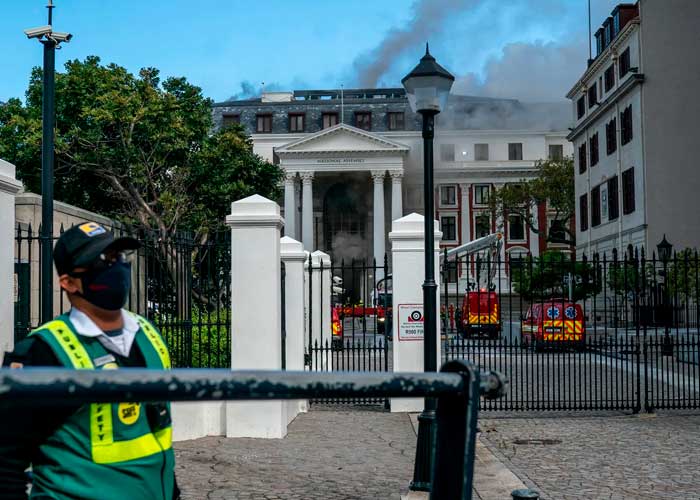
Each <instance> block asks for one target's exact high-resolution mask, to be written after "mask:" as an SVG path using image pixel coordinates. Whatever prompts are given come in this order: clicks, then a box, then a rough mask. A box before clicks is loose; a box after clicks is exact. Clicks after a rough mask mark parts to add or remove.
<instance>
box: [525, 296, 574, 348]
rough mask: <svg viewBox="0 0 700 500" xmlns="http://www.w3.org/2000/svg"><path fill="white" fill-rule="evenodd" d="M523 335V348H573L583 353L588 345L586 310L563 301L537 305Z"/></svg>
mask: <svg viewBox="0 0 700 500" xmlns="http://www.w3.org/2000/svg"><path fill="white" fill-rule="evenodd" d="M520 335H521V345H522V347H523V348H527V347H530V346H532V347H533V348H534V349H535V350H540V349H542V348H544V347H554V346H561V347H564V346H571V347H575V348H577V349H583V348H585V345H586V329H585V325H584V321H583V310H582V309H581V306H580V305H579V304H576V303H574V302H569V301H567V300H562V299H558V300H557V299H549V300H547V301H544V302H537V303H535V304H532V305H531V306H530V308H529V309H528V310H527V313H526V314H525V316H524V317H523V320H522V323H521V330H520Z"/></svg>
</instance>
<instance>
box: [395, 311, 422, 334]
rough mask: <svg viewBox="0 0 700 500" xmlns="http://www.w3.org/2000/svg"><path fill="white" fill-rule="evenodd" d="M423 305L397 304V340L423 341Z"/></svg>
mask: <svg viewBox="0 0 700 500" xmlns="http://www.w3.org/2000/svg"><path fill="white" fill-rule="evenodd" d="M423 324H424V321H423V304H399V340H423Z"/></svg>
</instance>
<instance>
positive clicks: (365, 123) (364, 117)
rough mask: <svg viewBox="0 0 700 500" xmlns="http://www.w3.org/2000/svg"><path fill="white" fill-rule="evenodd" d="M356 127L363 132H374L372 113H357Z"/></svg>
mask: <svg viewBox="0 0 700 500" xmlns="http://www.w3.org/2000/svg"><path fill="white" fill-rule="evenodd" d="M355 126H356V127H357V128H361V129H362V130H367V131H369V130H372V113H369V112H367V111H358V112H357V113H355Z"/></svg>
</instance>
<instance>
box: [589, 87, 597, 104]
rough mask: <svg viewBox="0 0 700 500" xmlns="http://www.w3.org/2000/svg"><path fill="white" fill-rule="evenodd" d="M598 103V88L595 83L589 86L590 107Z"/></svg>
mask: <svg viewBox="0 0 700 500" xmlns="http://www.w3.org/2000/svg"><path fill="white" fill-rule="evenodd" d="M596 104H598V88H597V87H596V86H595V83H594V84H593V85H592V86H591V87H589V88H588V109H590V108H592V107H593V106H595V105H596Z"/></svg>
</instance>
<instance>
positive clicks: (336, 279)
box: [333, 276, 343, 285]
mask: <svg viewBox="0 0 700 500" xmlns="http://www.w3.org/2000/svg"><path fill="white" fill-rule="evenodd" d="M333 283H335V284H336V285H342V284H343V278H341V277H340V276H333Z"/></svg>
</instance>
